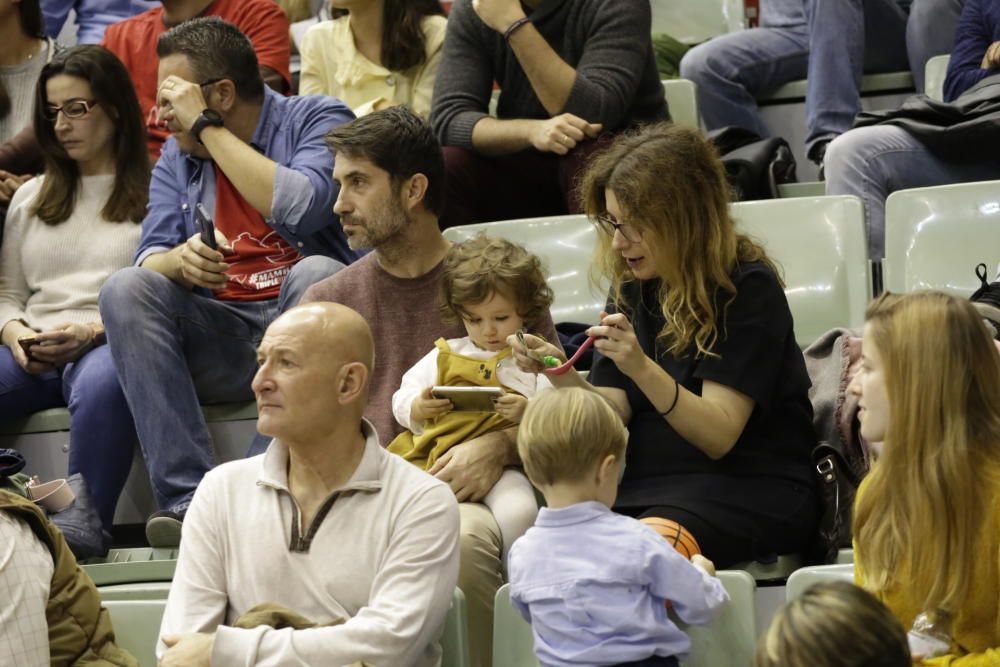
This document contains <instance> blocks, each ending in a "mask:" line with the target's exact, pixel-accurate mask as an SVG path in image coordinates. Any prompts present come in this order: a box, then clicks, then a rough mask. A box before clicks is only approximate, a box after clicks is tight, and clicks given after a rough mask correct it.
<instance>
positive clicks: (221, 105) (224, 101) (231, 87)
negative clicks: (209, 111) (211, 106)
mask: <svg viewBox="0 0 1000 667" xmlns="http://www.w3.org/2000/svg"><path fill="white" fill-rule="evenodd" d="M212 94H214V95H215V108H216V110H218V111H219V113H224V114H226V113H229V112H231V111H232V110H233V107H235V106H236V101H237V98H236V84H235V83H233V82H232V81H230V80H229V79H223V80H222V81H219V82H218V83H217V84H215V85H214V86H212V91H210V92H209V95H212Z"/></svg>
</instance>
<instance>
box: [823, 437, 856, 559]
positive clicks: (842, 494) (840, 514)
mask: <svg viewBox="0 0 1000 667" xmlns="http://www.w3.org/2000/svg"><path fill="white" fill-rule="evenodd" d="M812 458H813V464H814V470H815V471H816V476H817V479H818V481H819V498H820V515H819V533H818V538H817V540H816V544H815V547H814V553H813V560H816V561H819V562H823V563H833V562H834V561H835V560H836V559H837V551H838V550H839V549H845V548H849V547H851V545H852V543H851V518H852V516H853V510H854V496H855V495H856V494H857V492H858V485H860V484H861V476H860V475H858V474H857V472H855V471H854V469H853V468H852V466H851V465H850V464H849V462H848V458H847V456H845V454H844V452H842V451H841V450H840V449H838V448H837V447H836V446H835V445H832V444H830V443H828V442H821V443H820V444H818V445H817V446H816V447H815V449H813V452H812Z"/></svg>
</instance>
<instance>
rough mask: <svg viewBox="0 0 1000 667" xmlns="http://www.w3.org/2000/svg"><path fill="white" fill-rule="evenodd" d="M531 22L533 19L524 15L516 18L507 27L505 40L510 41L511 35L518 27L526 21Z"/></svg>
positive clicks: (504, 32)
mask: <svg viewBox="0 0 1000 667" xmlns="http://www.w3.org/2000/svg"><path fill="white" fill-rule="evenodd" d="M530 22H531V19H529V18H528V17H527V16H522V17H521V18H519V19H518V20H516V21H514V22H513V23H511V24H510V25H509V26H508V27H507V29H506V30H504V31H503V41H505V42H509V41H510V36H511V35H513V34H514V31H515V30H517V29H518V28H520V27H521V26H522V25H524V24H525V23H530Z"/></svg>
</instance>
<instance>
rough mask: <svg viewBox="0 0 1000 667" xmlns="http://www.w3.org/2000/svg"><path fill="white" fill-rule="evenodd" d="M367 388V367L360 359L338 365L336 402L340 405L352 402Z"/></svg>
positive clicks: (363, 393) (362, 394)
mask: <svg viewBox="0 0 1000 667" xmlns="http://www.w3.org/2000/svg"><path fill="white" fill-rule="evenodd" d="M367 388H368V367H367V366H365V365H364V364H363V363H361V362H360V361H352V362H350V363H347V364H344V365H343V366H341V367H340V373H338V375H337V402H338V403H340V404H341V405H348V404H350V403H354V402H355V401H357V400H358V399H360V398H361V397H363V396H364V395H365V392H366V391H367Z"/></svg>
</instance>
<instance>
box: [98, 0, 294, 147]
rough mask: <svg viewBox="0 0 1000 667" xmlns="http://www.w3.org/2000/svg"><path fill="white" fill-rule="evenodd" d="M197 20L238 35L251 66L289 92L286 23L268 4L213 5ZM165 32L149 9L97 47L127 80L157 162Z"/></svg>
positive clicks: (158, 12)
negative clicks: (229, 27)
mask: <svg viewBox="0 0 1000 667" xmlns="http://www.w3.org/2000/svg"><path fill="white" fill-rule="evenodd" d="M201 16H218V17H220V18H222V19H225V20H226V21H229V22H230V23H232V24H233V25H235V26H236V27H237V28H239V29H240V30H242V31H243V34H245V35H246V36H247V38H249V40H250V43H251V44H253V49H254V51H255V52H256V53H257V61H258V63H259V64H260V65H261V66H262V67H270V68H271V69H273V70H275V71H276V72H278V73H279V74H281V76H283V77H284V78H285V81H286V82H287V83H288V88H289V90H291V83H292V75H291V74H290V73H289V70H288V61H289V58H290V49H291V47H290V46H289V41H288V19H286V18H285V13H284V12H283V11H281V7H279V6H278V4H277V3H276V2H274V0H215V2H213V3H212V4H211V5H209V7H208V9H206V10H205V11H204V12H202V14H201ZM166 31H167V26H166V25H165V24H164V23H163V7H154V8H153V9H150V10H149V11H147V12H143V13H142V14H139V15H137V16H133V17H132V18H129V19H125V20H124V21H121V22H119V23H115V24H114V25H111V26H109V27H108V30H107V32H105V33H104V41H103V42H101V45H102V46H103V47H104V48H106V49H108V50H109V51H111V52H112V53H113V54H115V55H116V56H118V59H119V60H121V61H122V63H124V64H125V69H127V70H128V72H129V75H130V76H131V77H132V85H133V86H135V93H136V95H137V96H138V98H139V108H140V109H141V110H142V113H143V115H144V116H145V119H146V131H147V134H148V144H149V155H150V157H152V158H153V159H154V160H156V159H158V158H159V157H160V148H161V147H162V146H163V142H164V141H166V140H167V137H168V136H170V132H169V131H168V130H167V128H166V125H164V124H162V123H160V122H159V120H158V119H157V117H156V82H157V69H158V68H159V65H160V61H159V58H157V57H156V40H157V39H158V38H159V37H160V35H162V34H163V33H165V32H166Z"/></svg>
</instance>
